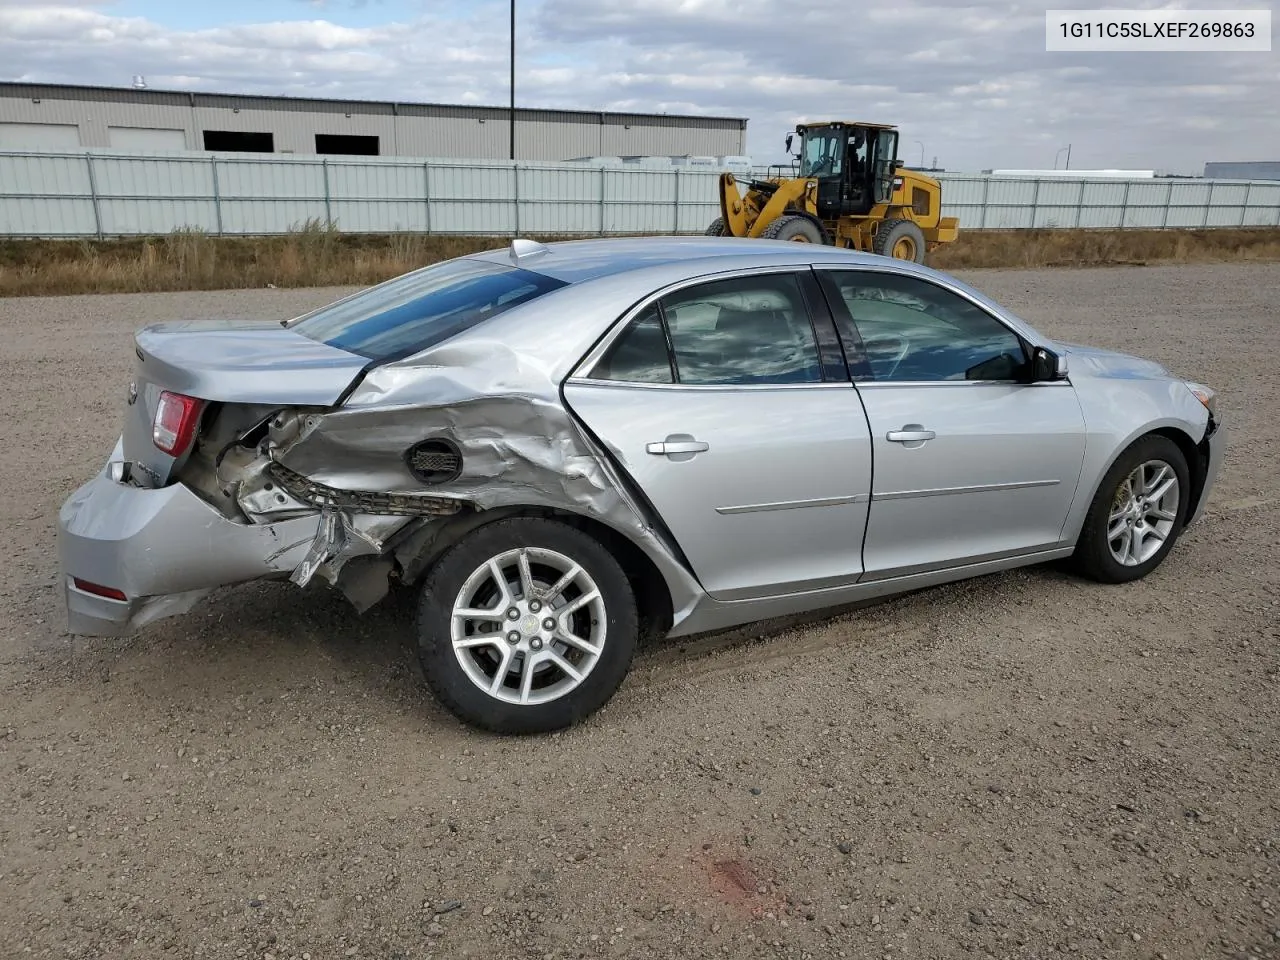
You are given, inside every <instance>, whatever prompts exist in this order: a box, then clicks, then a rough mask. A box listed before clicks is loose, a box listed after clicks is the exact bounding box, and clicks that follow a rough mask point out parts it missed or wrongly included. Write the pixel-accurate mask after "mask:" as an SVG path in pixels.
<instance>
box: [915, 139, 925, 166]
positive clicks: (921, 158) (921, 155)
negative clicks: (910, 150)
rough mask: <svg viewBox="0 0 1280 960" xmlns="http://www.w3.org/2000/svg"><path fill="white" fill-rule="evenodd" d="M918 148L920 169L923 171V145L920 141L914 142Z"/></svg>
mask: <svg viewBox="0 0 1280 960" xmlns="http://www.w3.org/2000/svg"><path fill="white" fill-rule="evenodd" d="M915 142H916V143H917V144H919V146H920V169H922V170H923V169H924V143H923V142H922V141H920V140H917V141H915Z"/></svg>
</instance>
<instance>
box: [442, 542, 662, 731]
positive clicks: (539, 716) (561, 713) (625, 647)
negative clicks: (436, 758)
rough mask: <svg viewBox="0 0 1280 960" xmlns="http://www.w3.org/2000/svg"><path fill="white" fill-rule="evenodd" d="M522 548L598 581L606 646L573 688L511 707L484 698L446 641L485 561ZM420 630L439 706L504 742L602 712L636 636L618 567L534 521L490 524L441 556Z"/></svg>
mask: <svg viewBox="0 0 1280 960" xmlns="http://www.w3.org/2000/svg"><path fill="white" fill-rule="evenodd" d="M519 547H539V548H544V549H549V550H554V551H556V552H557V553H559V554H562V555H563V556H565V557H567V558H569V559H571V560H573V561H574V562H576V563H577V564H579V565H580V566H581V567H582V568H583V570H585V571H586V573H587V575H588V576H589V577H590V578H591V579H592V580H594V581H595V585H596V587H597V588H598V590H599V592H600V595H601V598H602V600H603V603H604V620H605V633H604V640H603V646H602V647H601V653H600V654H599V659H598V660H597V661H596V662H595V665H594V667H593V668H592V669H591V670H590V672H589V673H587V674H586V676H585V677H584V678H583V679H582V680H581V682H580V683H579V684H578V686H576V687H574V688H573V689H572V690H570V691H568V692H567V693H565V694H563V695H561V696H559V697H557V698H556V699H553V700H549V701H547V702H545V703H540V704H529V705H521V704H519V703H510V702H508V701H506V700H502V699H499V698H498V697H495V696H491V695H490V694H489V693H487V692H486V691H484V690H481V689H480V688H479V687H478V686H477V685H476V683H475V682H473V681H472V680H471V678H470V676H469V675H468V674H467V672H466V671H465V670H464V669H463V667H462V665H461V664H460V663H459V660H458V657H457V656H456V655H455V653H454V650H453V642H452V640H451V636H450V625H451V622H452V619H453V605H454V601H455V600H456V599H457V597H458V595H459V593H460V591H461V590H462V588H463V586H464V584H465V583H466V581H467V579H468V578H469V577H470V576H471V575H472V573H473V572H475V571H477V570H478V569H479V568H480V567H481V566H482V565H483V564H485V563H487V562H488V561H489V559H490V558H494V557H497V556H499V555H500V554H502V553H503V552H505V551H508V550H513V549H516V548H519ZM593 622H594V621H593ZM504 627H505V625H504ZM417 630H418V638H417V639H418V656H419V659H420V660H421V661H422V668H423V671H424V672H425V674H426V679H427V684H428V685H429V686H430V688H431V691H432V693H434V694H435V696H436V698H437V699H438V700H439V701H440V703H441V704H443V705H444V706H445V707H446V708H447V709H448V710H449V711H450V712H451V713H453V714H454V715H455V716H456V717H458V718H459V719H460V720H462V721H464V722H466V723H469V724H472V725H474V726H477V727H481V728H483V729H485V730H491V731H493V732H495V733H504V734H532V733H547V732H549V731H552V730H560V729H563V728H565V727H569V726H572V725H573V724H575V723H578V722H579V721H580V720H583V719H584V718H586V717H587V716H589V715H590V714H592V713H594V712H595V711H596V710H598V709H600V708H601V707H602V706H604V704H605V703H606V702H608V700H609V698H610V697H612V696H613V695H614V693H615V692H616V691H617V689H618V687H619V686H620V685H621V684H622V680H623V678H624V677H625V676H626V674H627V671H628V670H629V669H630V667H631V660H632V658H633V657H634V656H635V652H636V646H637V642H638V638H639V632H640V631H639V623H638V618H637V614H636V601H635V597H634V595H633V594H632V591H631V586H630V584H629V583H628V581H627V577H626V574H625V573H623V571H622V567H621V566H620V565H619V564H618V561H617V560H615V559H614V558H613V556H612V555H611V554H610V553H609V552H608V551H607V550H606V549H605V548H604V547H603V546H602V545H601V544H600V542H599V541H598V540H596V539H595V538H594V537H591V536H590V535H588V534H586V533H583V532H582V531H581V530H578V529H575V528H574V527H571V526H568V525H567V524H564V523H560V522H559V521H556V520H547V519H542V518H537V517H518V518H514V519H510V520H499V521H496V522H494V523H490V524H488V525H486V526H483V527H480V528H479V529H478V530H475V531H474V532H472V533H471V534H469V535H468V536H467V537H465V538H464V539H463V540H461V541H460V542H459V543H458V544H456V545H455V546H453V547H452V548H451V549H450V550H449V551H448V552H447V553H445V554H444V555H443V556H442V557H441V558H440V559H439V560H438V561H437V562H436V563H435V565H434V566H433V567H432V569H431V572H430V573H429V574H428V576H427V578H426V581H425V582H424V584H423V587H422V597H421V601H420V603H419V607H418V624H417ZM484 649H486V650H493V649H494V648H493V647H486V648H484Z"/></svg>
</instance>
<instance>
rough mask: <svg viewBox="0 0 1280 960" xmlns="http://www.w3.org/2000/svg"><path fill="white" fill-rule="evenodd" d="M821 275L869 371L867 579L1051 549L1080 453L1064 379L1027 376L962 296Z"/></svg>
mask: <svg viewBox="0 0 1280 960" xmlns="http://www.w3.org/2000/svg"><path fill="white" fill-rule="evenodd" d="M824 274H825V275H826V276H828V277H829V278H830V280H831V281H833V286H834V289H835V290H836V291H838V299H839V301H840V302H839V303H837V304H833V306H834V307H835V308H836V309H840V308H844V309H847V310H848V312H849V315H850V316H851V317H852V319H853V321H854V324H855V326H856V329H857V332H858V334H859V335H860V337H861V341H862V351H863V352H864V355H865V360H866V366H865V367H864V368H863V369H864V371H865V370H868V369H869V374H870V377H869V378H868V379H865V380H863V381H861V382H859V383H858V384H857V387H858V392H859V394H860V395H861V397H862V402H863V405H864V407H865V409H866V412H867V420H868V423H869V424H870V428H871V437H872V451H873V457H874V461H875V472H874V484H873V487H872V495H871V508H870V511H869V514H868V519H867V535H866V541H865V546H864V550H863V563H864V567H865V574H864V579H867V580H872V579H883V578H886V577H894V576H905V575H909V574H912V573H919V572H923V571H926V570H934V569H941V568H945V567H952V566H960V565H963V564H967V563H978V562H981V561H983V560H989V559H997V558H1000V557H1007V556H1016V555H1019V554H1029V553H1035V552H1037V551H1040V550H1047V549H1051V548H1054V547H1056V546H1058V545H1059V542H1060V540H1061V533H1062V527H1063V524H1064V522H1065V520H1066V516H1067V512H1068V510H1069V509H1070V507H1071V502H1072V499H1073V498H1074V496H1075V493H1076V486H1077V484H1078V481H1079V478H1080V469H1081V465H1082V462H1083V459H1084V443H1085V433H1084V417H1083V414H1082V413H1081V410H1080V404H1079V402H1078V400H1077V399H1076V395H1075V389H1074V388H1073V387H1072V386H1071V384H1070V383H1068V382H1066V381H1062V382H1054V383H1027V382H1024V380H1023V375H1024V374H1025V363H1026V359H1027V358H1026V355H1025V352H1024V345H1023V343H1022V340H1021V338H1019V337H1018V336H1017V334H1016V333H1014V332H1013V331H1012V330H1010V329H1009V328H1008V327H1007V326H1005V325H1004V324H1003V323H1001V321H1000V320H999V319H998V318H996V317H994V316H992V315H991V314H990V313H988V312H986V311H985V310H983V309H982V308H981V307H979V306H978V305H977V304H974V303H973V302H972V301H970V300H968V299H967V298H964V297H961V296H960V295H959V294H956V293H953V292H952V291H949V290H946V289H944V288H942V287H940V286H937V285H936V284H933V283H930V282H929V281H926V280H923V279H920V278H916V277H910V276H905V275H902V274H891V273H878V272H875V271H832V272H830V273H826V272H825V271H824ZM828 289H829V290H831V289H832V285H829V286H828ZM833 299H836V297H835V296H833Z"/></svg>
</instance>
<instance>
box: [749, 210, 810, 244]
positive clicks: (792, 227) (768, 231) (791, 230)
mask: <svg viewBox="0 0 1280 960" xmlns="http://www.w3.org/2000/svg"><path fill="white" fill-rule="evenodd" d="M760 239H761V240H790V241H791V242H792V243H824V242H825V238H824V237H823V235H822V230H821V228H820V227H819V226H818V225H817V224H816V223H814V222H813V221H812V220H810V219H809V218H808V217H797V216H794V215H792V216H788V217H779V218H778V219H777V220H775V221H773V223H771V224H769V226H767V227H765V228H764V232H763V233H761V234H760Z"/></svg>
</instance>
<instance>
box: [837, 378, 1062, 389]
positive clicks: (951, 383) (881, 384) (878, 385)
mask: <svg viewBox="0 0 1280 960" xmlns="http://www.w3.org/2000/svg"><path fill="white" fill-rule="evenodd" d="M854 386H855V387H857V388H858V390H866V389H868V388H870V389H875V390H885V389H888V388H891V387H904V388H906V387H910V388H917V387H1069V386H1071V381H1070V380H1037V381H1035V382H1034V383H1026V382H1024V381H1022V380H859V381H857V382H856V383H855V384H854Z"/></svg>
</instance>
